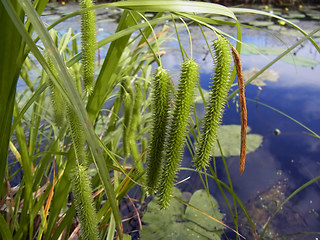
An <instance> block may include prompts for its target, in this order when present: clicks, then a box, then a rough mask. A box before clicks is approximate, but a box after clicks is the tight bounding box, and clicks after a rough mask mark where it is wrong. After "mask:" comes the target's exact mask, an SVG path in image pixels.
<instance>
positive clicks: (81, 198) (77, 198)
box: [71, 165, 99, 240]
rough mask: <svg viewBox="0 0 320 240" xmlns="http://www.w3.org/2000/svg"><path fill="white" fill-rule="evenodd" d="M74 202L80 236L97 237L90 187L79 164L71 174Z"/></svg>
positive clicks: (90, 238) (95, 216) (95, 217)
mask: <svg viewBox="0 0 320 240" xmlns="http://www.w3.org/2000/svg"><path fill="white" fill-rule="evenodd" d="M71 183H72V191H73V195H74V203H75V207H76V210H77V213H78V216H79V220H80V224H81V225H80V229H81V237H82V239H86V240H95V239H99V231H98V220H97V215H96V211H95V209H94V207H93V201H92V188H91V184H90V180H89V176H88V174H87V171H86V169H85V167H83V166H81V165H79V166H78V167H76V168H75V169H74V170H73V173H72V174H71Z"/></svg>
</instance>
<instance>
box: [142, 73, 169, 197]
mask: <svg viewBox="0 0 320 240" xmlns="http://www.w3.org/2000/svg"><path fill="white" fill-rule="evenodd" d="M169 100H170V76H169V74H168V72H167V71H166V70H165V69H163V68H162V67H158V68H157V69H156V72H155V73H154V76H153V89H152V108H151V109H152V112H153V123H152V132H151V136H150V143H151V144H150V150H149V159H148V167H147V186H148V187H149V188H150V190H149V191H150V193H153V192H154V190H155V189H156V187H157V184H158V180H159V176H160V174H161V168H162V160H163V159H162V158H163V154H164V149H165V140H166V133H167V128H168V120H169V119H168V118H169Z"/></svg>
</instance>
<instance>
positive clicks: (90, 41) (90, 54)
mask: <svg viewBox="0 0 320 240" xmlns="http://www.w3.org/2000/svg"><path fill="white" fill-rule="evenodd" d="M80 5H81V9H86V8H89V7H92V6H93V2H92V0H81V4H80ZM96 44H97V43H96V18H95V11H94V10H90V11H86V12H84V13H82V14H81V46H82V73H83V83H84V88H85V90H86V92H87V93H88V94H91V93H92V91H93V78H94V56H95V50H96Z"/></svg>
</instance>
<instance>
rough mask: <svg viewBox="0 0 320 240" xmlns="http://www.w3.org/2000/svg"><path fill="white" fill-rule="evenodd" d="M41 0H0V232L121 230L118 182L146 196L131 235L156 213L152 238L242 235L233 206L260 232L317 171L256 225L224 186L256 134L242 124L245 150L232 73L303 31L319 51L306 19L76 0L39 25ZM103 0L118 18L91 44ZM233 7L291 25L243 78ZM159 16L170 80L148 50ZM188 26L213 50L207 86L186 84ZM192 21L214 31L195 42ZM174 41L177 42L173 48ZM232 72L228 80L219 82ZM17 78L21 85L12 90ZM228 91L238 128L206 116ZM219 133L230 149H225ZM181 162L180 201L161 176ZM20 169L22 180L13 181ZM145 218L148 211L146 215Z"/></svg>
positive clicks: (174, 4) (60, 235) (120, 235)
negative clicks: (175, 52)
mask: <svg viewBox="0 0 320 240" xmlns="http://www.w3.org/2000/svg"><path fill="white" fill-rule="evenodd" d="M47 2H48V1H47V0H36V1H33V2H31V1H25V0H13V1H12V0H1V2H0V21H1V23H2V25H3V27H1V30H0V33H1V36H3V37H2V38H1V40H0V93H1V95H0V100H1V107H0V127H1V129H2V131H1V132H0V179H1V186H0V209H1V214H0V235H1V238H2V239H69V238H72V237H75V236H79V235H81V238H82V239H114V238H117V239H128V238H130V237H129V236H128V235H127V234H125V233H124V231H123V222H124V221H125V220H124V219H122V218H121V211H120V209H121V201H122V200H123V199H129V200H130V201H132V200H131V198H130V197H129V191H130V190H133V189H139V191H140V200H139V201H140V204H142V203H144V202H145V199H146V196H153V197H154V199H153V200H152V201H151V203H150V204H149V206H148V211H147V212H146V215H145V216H144V217H143V219H144V220H145V221H147V222H149V223H150V225H148V226H147V227H146V228H145V230H142V237H143V239H150V237H149V238H148V236H150V235H152V234H154V233H155V231H163V229H162V228H161V226H162V225H163V221H165V224H169V225H170V227H169V228H168V229H166V230H167V231H166V232H163V234H164V236H163V237H164V238H166V237H167V236H168V235H169V234H173V235H174V234H177V235H179V236H184V234H186V232H187V231H192V234H191V235H188V234H187V235H188V237H189V238H190V237H191V236H192V237H194V236H201V237H202V238H203V239H206V238H210V239H220V236H221V235H222V234H223V233H224V231H225V230H226V229H231V231H232V232H234V233H235V236H236V238H237V239H240V238H243V237H246V236H242V235H241V234H240V231H241V229H240V228H239V211H241V212H242V213H243V215H244V216H245V218H246V221H247V222H248V223H249V225H250V228H251V233H250V234H252V236H254V238H255V239H263V238H264V235H265V234H266V231H267V230H268V226H269V224H270V222H271V221H272V219H273V218H274V216H275V215H276V214H277V213H278V212H279V210H280V209H281V207H282V206H283V205H284V204H285V203H286V202H287V201H288V200H289V199H290V198H292V197H294V196H295V195H296V194H297V193H298V192H300V191H302V190H303V189H304V188H306V187H308V186H309V185H311V184H312V183H314V182H316V181H318V180H319V179H320V176H316V177H313V178H312V179H310V180H309V181H308V182H307V183H305V184H304V185H303V186H301V187H300V188H298V189H296V190H295V191H294V192H293V193H292V194H291V195H289V197H287V198H286V199H281V201H282V202H281V203H279V204H278V205H277V208H276V209H274V211H273V213H272V215H271V216H270V219H269V220H268V222H267V223H266V224H265V225H264V226H263V229H259V230H260V231H259V232H258V231H257V229H256V227H255V223H254V222H253V220H252V217H251V216H250V214H249V212H248V211H247V210H246V208H245V207H244V204H243V203H242V201H241V199H239V197H238V196H237V194H236V192H235V190H234V189H233V185H232V181H231V178H230V175H229V173H228V166H227V164H226V159H225V157H227V156H231V155H232V156H234V155H240V158H241V160H240V161H241V162H240V172H241V173H243V171H244V174H245V170H244V160H245V155H246V151H247V152H251V151H254V150H255V149H256V148H258V147H259V145H260V144H261V142H262V138H261V136H259V135H256V134H248V139H247V143H248V146H247V148H246V141H245V139H246V135H247V129H246V108H245V95H244V84H245V85H248V84H250V83H251V82H253V81H254V80H255V79H257V78H258V77H259V75H262V74H263V73H264V72H266V71H267V70H268V68H269V67H270V66H271V65H273V64H274V63H275V62H277V61H278V60H279V59H281V58H283V57H285V56H286V55H287V54H288V53H290V52H291V51H292V50H293V49H294V48H295V47H297V46H299V44H301V43H303V42H304V41H310V42H311V43H312V44H313V46H314V48H315V49H316V50H317V51H318V52H319V53H320V47H319V46H318V45H317V43H316V42H315V41H314V40H313V39H312V36H313V35H314V34H315V33H317V32H318V31H320V28H317V29H314V31H312V32H311V33H306V32H305V31H303V30H302V29H301V28H299V27H298V26H297V25H295V24H294V23H293V22H291V21H288V20H286V19H284V18H282V17H279V16H277V15H273V14H272V13H267V12H262V11H258V10H252V9H244V8H227V7H224V6H222V5H217V4H211V3H200V2H190V1H145V0H144V1H120V2H116V3H106V4H101V5H93V4H92V1H91V0H82V1H81V9H80V10H78V11H75V12H72V13H69V14H66V15H64V16H62V17H61V18H60V19H59V20H57V21H56V22H54V23H53V24H51V25H50V26H48V27H47V26H46V24H45V23H44V22H43V21H42V20H41V18H40V17H39V16H40V15H41V13H42V11H43V10H44V8H45V6H46V4H47ZM106 7H108V8H109V7H110V8H111V7H114V8H119V9H121V17H120V20H119V22H118V24H117V29H116V31H115V33H113V34H111V35H110V36H108V37H106V38H104V39H102V40H100V41H98V42H96V34H95V29H96V23H95V10H98V9H102V8H106ZM146 12H148V14H147V13H146ZM150 12H151V13H152V14H150ZM243 13H251V14H260V15H266V16H268V17H271V18H274V19H278V20H281V21H285V23H286V24H287V25H290V26H292V27H293V28H294V29H295V30H296V31H297V32H300V33H301V36H302V37H301V39H300V40H299V41H297V43H295V44H294V45H292V46H290V47H288V48H287V49H286V50H284V51H282V52H277V57H276V58H275V59H274V60H272V61H270V63H269V64H268V65H267V66H265V67H264V68H262V69H261V70H256V71H254V73H252V74H250V75H249V77H248V78H249V79H246V81H245V83H243V79H242V77H243V76H242V69H241V60H240V58H239V54H238V53H240V52H241V49H242V47H243V46H246V47H247V48H249V49H250V50H253V51H255V50H256V49H255V48H254V47H250V46H248V45H245V44H243V43H242V41H241V39H242V36H241V35H242V34H241V28H243V27H250V26H248V25H245V24H242V23H240V22H239V21H238V17H237V16H238V15H241V14H243ZM77 15H81V36H79V35H77V34H75V33H74V30H73V29H71V28H70V29H69V30H68V31H67V32H66V33H64V34H61V33H58V32H57V31H56V30H55V29H54V27H55V26H56V25H58V24H63V23H64V22H65V21H67V20H68V19H69V18H72V17H74V16H77ZM219 17H223V20H221V19H219ZM178 22H179V23H180V22H181V23H182V26H183V27H184V28H185V29H187V31H188V33H189V38H190V43H189V46H186V45H184V43H183V42H182V41H181V40H180V39H181V36H180V33H179V29H178V27H177V23H178ZM167 25H170V26H171V27H172V28H174V29H175V37H176V39H177V41H178V43H179V47H180V52H181V58H182V59H183V61H182V62H181V63H179V64H180V65H181V69H180V72H181V74H180V80H179V82H178V83H177V84H176V85H177V87H175V81H174V80H173V79H171V77H170V75H169V74H168V71H167V69H165V68H164V67H163V65H162V59H161V56H162V55H163V52H162V51H161V44H162V43H163V42H164V41H166V40H167V39H169V38H170V37H171V36H169V35H168V33H167ZM190 25H193V26H192V27H197V28H199V29H200V30H201V32H202V33H203V38H204V40H205V41H206V42H207V44H208V46H207V50H208V51H209V52H210V56H211V57H212V59H213V62H214V66H213V69H214V71H213V77H212V81H213V83H212V86H211V89H210V90H209V92H206V91H204V90H203V89H202V88H201V87H200V85H199V84H198V83H199V63H197V61H196V59H193V58H192V56H193V51H195V46H192V31H190V30H189V28H190ZM221 25H230V26H232V27H234V35H229V34H227V33H225V32H223V31H222V30H221V29H220V28H219V26H221ZM204 28H207V29H209V30H210V31H212V32H213V33H214V34H215V36H216V37H215V40H214V41H213V43H209V42H208V40H207V38H206V35H205V34H204V32H203V29H204ZM156 32H157V33H156ZM233 36H236V37H233ZM80 37H81V48H80V47H79V38H80ZM231 42H235V46H232V44H231ZM107 44H109V46H108V50H107V53H106V56H105V57H104V59H103V64H102V66H101V67H100V66H99V67H98V64H97V59H96V58H95V55H96V49H100V48H102V47H103V46H105V45H107ZM188 47H190V52H188V51H187V50H186V49H188ZM80 49H81V51H80ZM232 54H233V56H234V64H232ZM99 56H100V55H99ZM177 59H178V57H177ZM99 60H100V59H99ZM236 78H238V80H239V83H238V86H239V87H238V89H237V90H235V91H233V92H231V93H230V92H229V91H230V87H231V86H232V85H233V82H234V81H235V79H236ZM19 79H20V81H23V82H24V87H23V89H22V90H21V89H20V90H19V91H18V92H17V82H18V80H19ZM235 85H237V84H235ZM238 92H239V93H240V110H241V114H240V115H241V127H240V126H233V125H230V126H219V125H220V123H221V118H222V114H223V108H224V105H225V104H227V103H228V101H229V100H230V99H231V98H233V97H234V96H235V95H236V94H237V93H238ZM196 93H199V94H198V96H195V95H196ZM228 94H229V95H228ZM199 102H201V103H202V104H204V105H205V106H206V113H205V116H204V117H200V116H198V115H197V111H196V110H195V108H194V105H195V103H199ZM281 114H283V113H281ZM239 118H240V116H239ZM293 120H294V119H293ZM296 122H297V121H296ZM299 124H300V123H299ZM202 125H203V126H202ZM304 127H305V126H304ZM305 129H306V130H308V131H309V133H310V135H312V136H313V137H316V138H320V137H319V135H317V134H316V133H315V132H313V131H311V130H310V129H308V128H307V127H305ZM239 136H240V137H239ZM251 140H252V142H254V143H253V144H251V142H250V141H251ZM226 142H227V143H228V144H230V143H231V144H230V145H231V147H225V143H226ZM234 145H236V148H235V147H234ZM8 149H9V151H8ZM185 149H187V150H188V154H190V155H191V156H192V157H193V163H194V165H195V166H194V167H193V168H189V169H185V168H182V167H181V166H180V163H181V161H182V159H183V158H184V157H186V155H187V154H186V152H185ZM218 156H219V157H221V158H222V162H223V164H224V167H225V171H226V173H227V175H228V182H223V181H222V180H221V179H219V177H218V176H219V175H218V171H217V168H216V162H215V157H218ZM181 169H183V170H187V171H190V172H197V173H198V174H199V178H200V179H201V181H202V183H203V188H204V190H198V191H196V192H195V193H193V195H192V196H191V197H190V198H188V199H187V198H185V197H183V196H182V194H181V192H180V190H178V189H177V188H175V187H174V185H176V184H177V183H178V181H180V179H178V178H177V175H178V172H179V170H181ZM21 173H23V176H22V178H21V179H19V182H18V184H16V185H15V186H13V183H14V180H16V179H17V176H18V175H19V174H21ZM209 178H211V179H214V181H215V183H216V185H217V186H218V188H219V190H220V191H221V195H222V196H223V198H224V199H225V201H226V205H227V206H228V210H229V213H228V214H230V216H231V218H232V220H233V225H232V226H227V225H226V224H225V223H223V222H222V221H223V214H222V213H220V211H219V206H218V203H217V202H216V200H215V199H214V198H213V197H212V196H211V195H210V193H209V192H210V188H212V187H211V186H209V185H208V179H209ZM184 181H188V180H187V179H184ZM226 195H230V196H231V200H230V199H228V198H227V197H226ZM231 202H232V204H233V207H231ZM133 205H134V204H133ZM159 205H160V206H159ZM119 206H120V207H119ZM184 206H186V208H184ZM159 208H161V209H166V210H161V211H162V212H160V213H161V214H162V216H163V218H161V219H160V220H159V219H157V218H158V217H157V215H156V216H155V215H154V214H155V213H157V211H159ZM157 220H159V222H158V223H155V222H153V221H157ZM161 221H162V222H161ZM170 223H171V224H170ZM154 226H157V227H154ZM171 229H172V232H171V233H170V231H171ZM186 238H187V237H186ZM160 239H161V237H160Z"/></svg>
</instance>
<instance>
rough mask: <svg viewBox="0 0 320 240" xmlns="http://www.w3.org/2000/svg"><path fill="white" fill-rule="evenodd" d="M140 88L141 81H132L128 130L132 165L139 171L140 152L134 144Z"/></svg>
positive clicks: (140, 97)
mask: <svg viewBox="0 0 320 240" xmlns="http://www.w3.org/2000/svg"><path fill="white" fill-rule="evenodd" d="M141 91H142V89H141V82H140V81H139V80H136V81H135V82H134V102H133V106H132V115H131V122H130V125H129V129H128V130H129V131H128V142H129V148H130V152H131V155H132V159H133V161H134V166H135V167H136V168H137V170H138V171H139V172H142V171H143V166H142V162H141V159H140V153H139V150H138V148H137V144H136V130H137V128H138V125H139V122H140V109H141V105H142V92H141Z"/></svg>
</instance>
